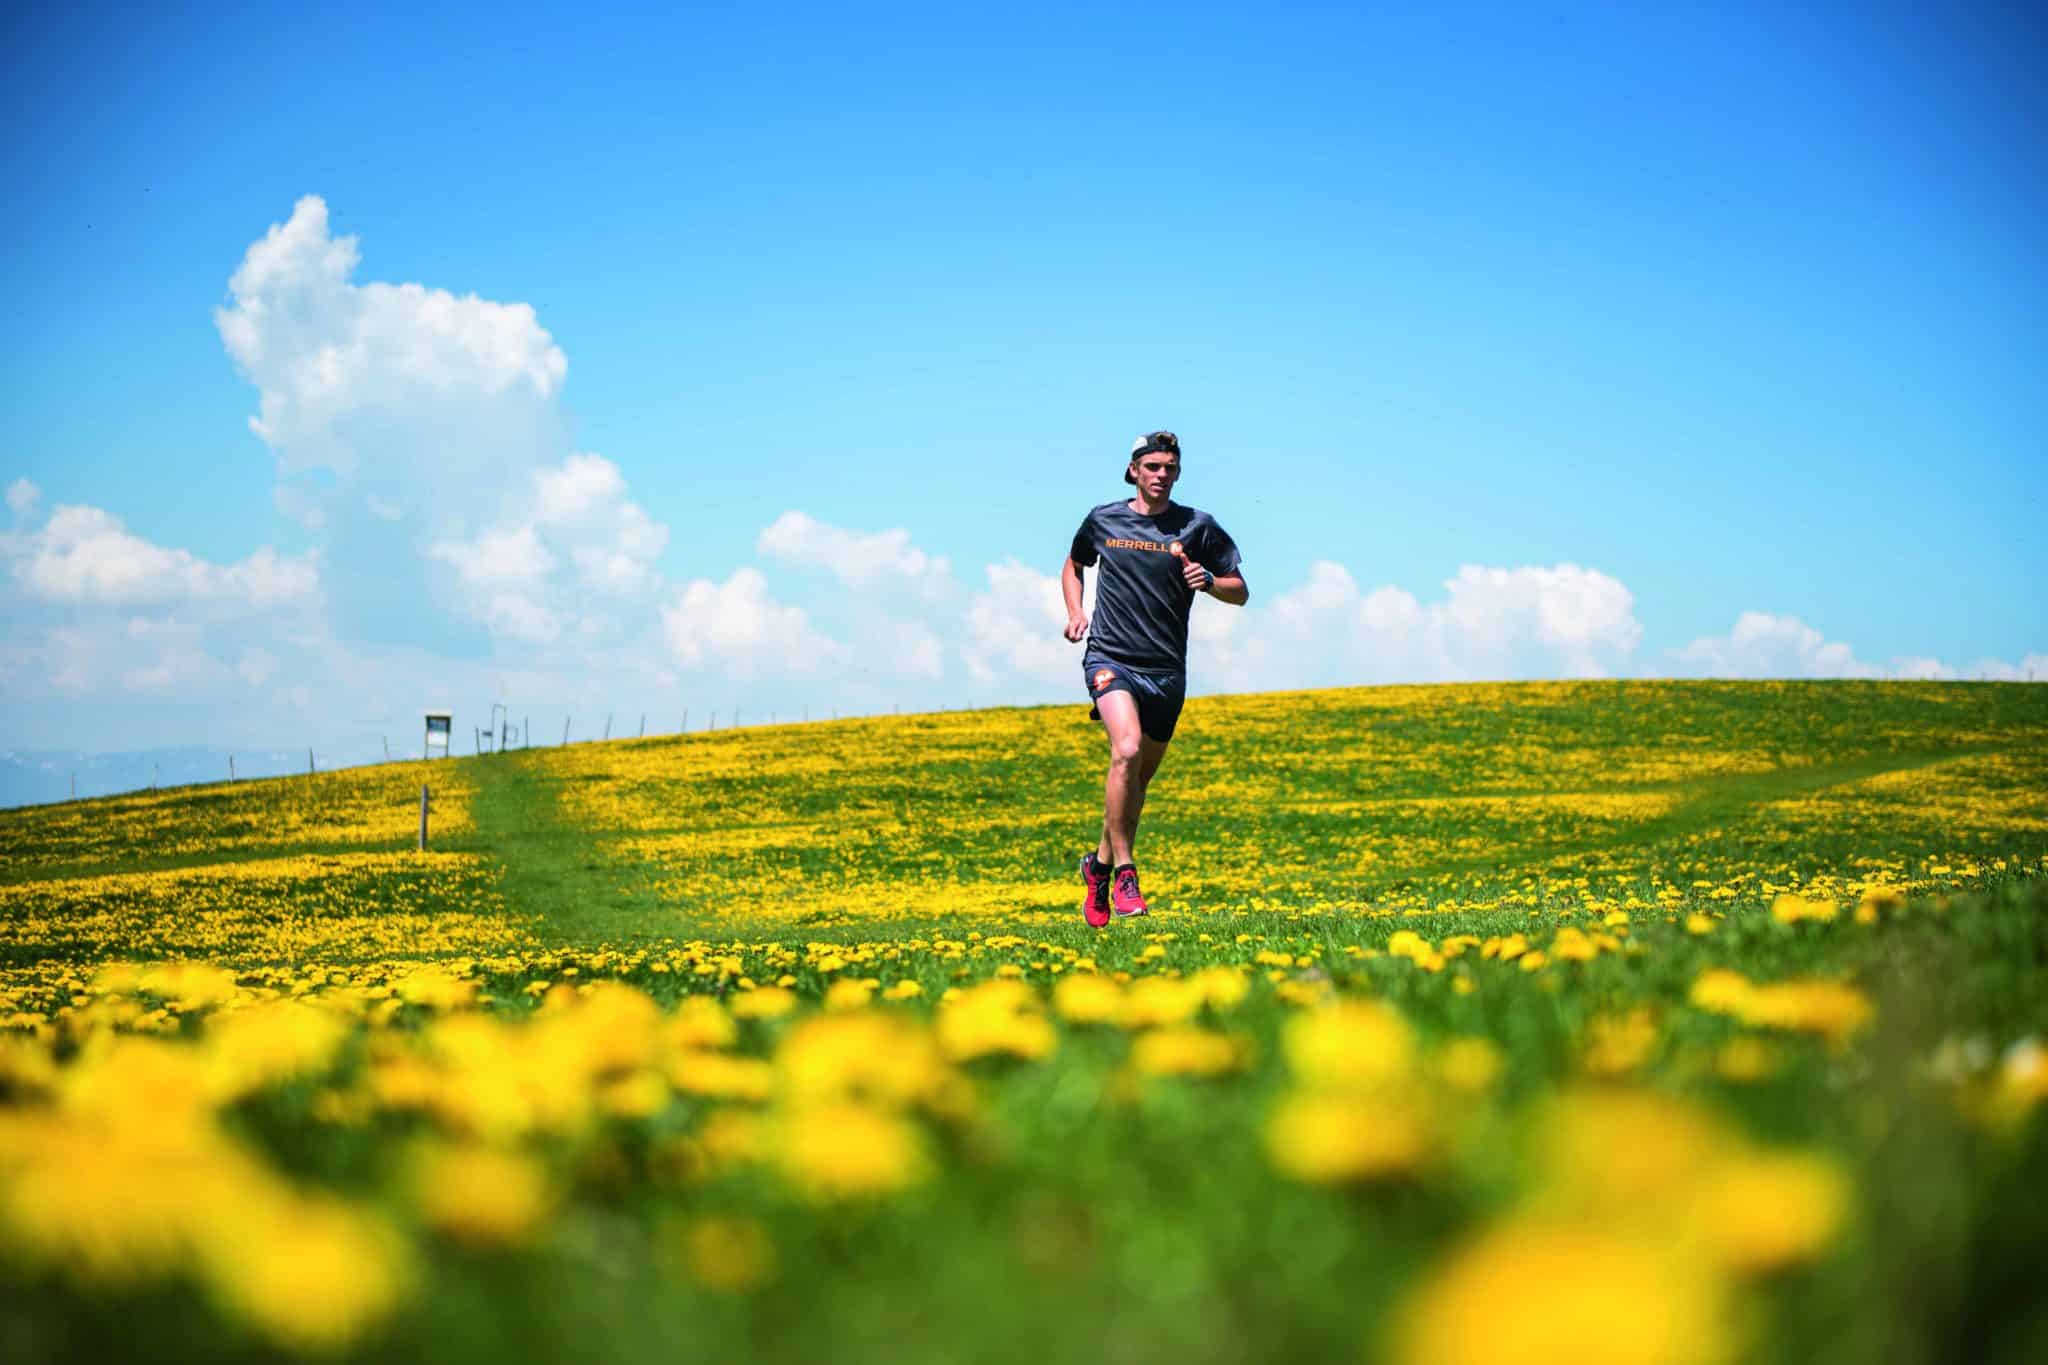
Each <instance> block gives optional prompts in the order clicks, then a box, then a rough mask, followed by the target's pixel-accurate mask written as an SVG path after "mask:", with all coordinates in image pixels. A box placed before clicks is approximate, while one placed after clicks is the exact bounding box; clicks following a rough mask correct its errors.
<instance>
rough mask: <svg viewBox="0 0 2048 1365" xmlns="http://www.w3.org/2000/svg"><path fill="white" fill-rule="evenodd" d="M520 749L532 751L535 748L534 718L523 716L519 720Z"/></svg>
mask: <svg viewBox="0 0 2048 1365" xmlns="http://www.w3.org/2000/svg"><path fill="white" fill-rule="evenodd" d="M519 747H520V748H522V749H531V748H532V747H533V717H532V716H521V717H520V718H519Z"/></svg>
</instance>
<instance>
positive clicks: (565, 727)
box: [562, 716, 569, 747]
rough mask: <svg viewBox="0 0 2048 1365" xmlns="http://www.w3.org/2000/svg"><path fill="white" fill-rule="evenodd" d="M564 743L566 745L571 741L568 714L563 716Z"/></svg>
mask: <svg viewBox="0 0 2048 1365" xmlns="http://www.w3.org/2000/svg"><path fill="white" fill-rule="evenodd" d="M562 743H563V745H564V746H565V747H566V746H567V745H568V743H569V718H568V717H567V716H564V717H562Z"/></svg>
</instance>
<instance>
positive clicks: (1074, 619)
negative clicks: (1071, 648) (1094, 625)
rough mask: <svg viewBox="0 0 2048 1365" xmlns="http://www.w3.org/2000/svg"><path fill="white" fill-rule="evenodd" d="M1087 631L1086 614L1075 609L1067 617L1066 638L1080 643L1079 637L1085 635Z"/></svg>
mask: <svg viewBox="0 0 2048 1365" xmlns="http://www.w3.org/2000/svg"><path fill="white" fill-rule="evenodd" d="M1087 633H1088V618H1087V616H1085V615H1083V614H1082V613H1081V612H1078V611H1077V612H1075V613H1074V614H1073V615H1072V616H1069V617H1068V618H1067V639H1069V640H1071V641H1073V642H1074V643H1075V644H1077V645H1078V644H1080V643H1081V637H1082V636H1083V635H1086V634H1087Z"/></svg>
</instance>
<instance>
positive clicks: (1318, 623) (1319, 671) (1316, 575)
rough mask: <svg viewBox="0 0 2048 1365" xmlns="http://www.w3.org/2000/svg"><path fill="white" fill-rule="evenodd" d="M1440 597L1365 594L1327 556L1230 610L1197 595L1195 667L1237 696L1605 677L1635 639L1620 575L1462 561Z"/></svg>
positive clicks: (1631, 601) (1392, 590)
mask: <svg viewBox="0 0 2048 1365" xmlns="http://www.w3.org/2000/svg"><path fill="white" fill-rule="evenodd" d="M1444 590H1445V595H1444V597H1443V598H1442V599H1441V600H1439V601H1433V602H1425V601H1422V600H1421V599H1419V598H1417V597H1416V596H1415V595H1414V594H1412V593H1410V592H1408V591H1407V590H1406V589H1403V588H1399V587H1394V586H1383V587H1378V588H1375V589H1373V590H1372V591H1370V592H1367V591H1365V590H1363V589H1362V588H1360V586H1359V584H1358V581H1357V580H1356V579H1355V578H1354V577H1353V576H1352V574H1351V572H1350V570H1348V569H1346V568H1345V567H1344V566H1343V565H1341V564H1338V563H1335V562H1333V561H1329V560H1322V561H1318V562H1316V563H1314V564H1312V565H1311V566H1310V567H1309V574H1308V578H1307V579H1306V580H1305V581H1304V582H1303V583H1301V584H1300V585H1299V586H1297V587H1294V588H1291V589H1288V590H1287V591H1285V592H1282V593H1281V594H1279V595H1278V596H1277V597H1274V598H1272V599H1271V600H1270V601H1265V602H1258V601H1255V602H1254V603H1253V604H1252V605H1251V606H1248V607H1245V608H1241V609H1236V610H1233V609H1231V608H1228V607H1224V606H1221V605H1220V604H1218V603H1214V602H1210V601H1206V600H1198V601H1197V602H1196V604H1195V611H1194V615H1193V618H1192V620H1191V621H1190V625H1189V630H1190V634H1191V636H1192V637H1193V638H1194V639H1195V640H1196V641H1197V642H1198V649H1197V651H1196V654H1195V658H1194V660H1193V661H1192V662H1193V667H1194V668H1195V669H1197V670H1198V671H1199V672H1200V673H1201V674H1202V675H1204V676H1214V677H1215V678H1216V679H1217V680H1218V681H1219V682H1220V683H1221V684H1222V685H1223V686H1226V687H1228V688H1231V689H1233V690H1235V689H1245V690H1252V689H1276V688H1297V687H1328V686H1341V685H1344V684H1350V683H1374V682H1447V681H1469V680H1480V679H1496V678H1538V677H1556V676H1565V677H1577V678H1592V677H1605V676H1609V675H1612V674H1615V673H1619V672H1622V671H1624V670H1625V669H1626V668H1627V666H1628V662H1629V659H1630V656H1631V655H1632V654H1633V652H1634V651H1635V648H1636V646H1637V645H1638V644H1639V643H1640V642H1641V640H1642V633H1643V628H1642V625H1641V623H1640V622H1638V621H1637V620H1636V617H1635V598H1634V596H1633V594H1631V593H1630V592H1629V590H1628V588H1627V587H1626V586H1624V585H1623V584H1622V583H1621V582H1620V580H1618V579H1616V578H1613V577H1611V576H1610V575H1607V574H1604V573H1601V572H1600V571H1599V570H1597V569H1587V568H1582V567H1580V566H1579V565H1576V564H1558V565H1555V566H1551V567H1543V566H1535V565H1524V566H1521V567H1517V568H1495V567H1485V566H1480V565H1466V566H1464V567H1463V568H1461V569H1459V570H1458V572H1457V574H1456V575H1455V576H1454V577H1452V578H1451V579H1449V580H1447V581H1446V582H1445V584H1444Z"/></svg>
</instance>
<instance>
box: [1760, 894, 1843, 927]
mask: <svg viewBox="0 0 2048 1365" xmlns="http://www.w3.org/2000/svg"><path fill="white" fill-rule="evenodd" d="M1835 914H1836V907H1835V903H1834V902H1833V901H1824V900H1809V899H1807V898H1806V897H1805V896H1800V895H1795V894H1794V893H1792V892H1790V891H1787V892H1785V893H1784V894H1783V895H1780V896H1779V897H1778V898H1777V899H1775V900H1773V901H1772V902H1771V918H1772V919H1774V920H1776V921H1777V922H1778V923H1780V924H1800V923H1804V922H1807V921H1811V922H1812V923H1815V924H1833V923H1834V922H1835Z"/></svg>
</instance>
